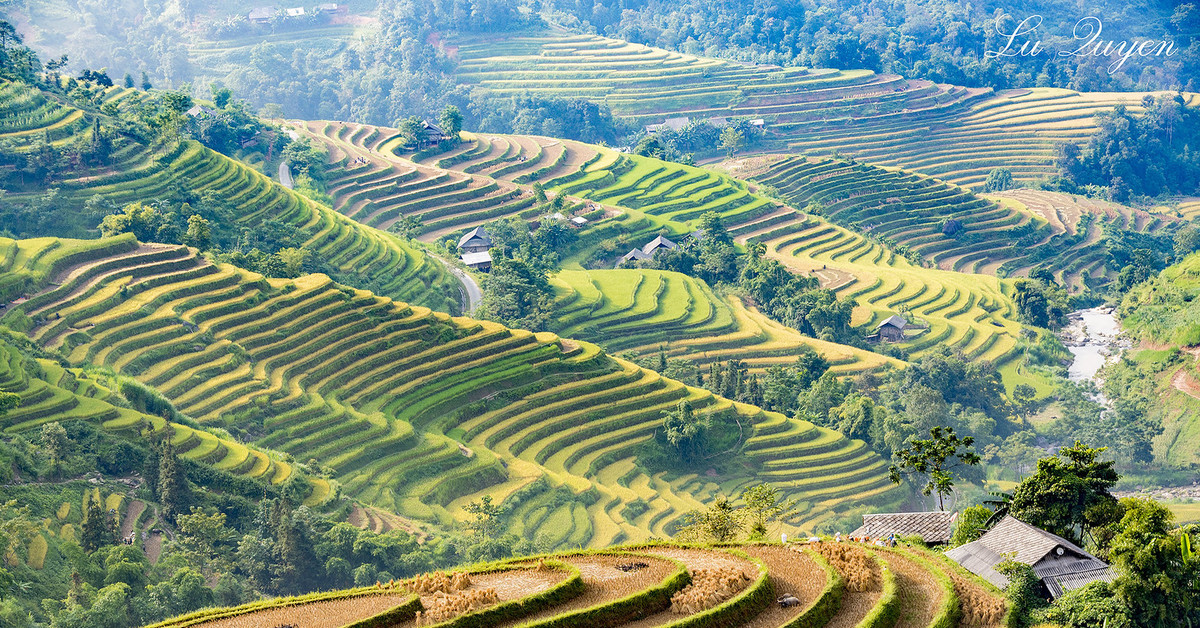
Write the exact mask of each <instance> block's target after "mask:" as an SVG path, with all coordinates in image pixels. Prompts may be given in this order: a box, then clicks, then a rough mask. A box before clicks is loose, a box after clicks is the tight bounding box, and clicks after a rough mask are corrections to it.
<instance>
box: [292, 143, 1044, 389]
mask: <svg viewBox="0 0 1200 628" xmlns="http://www.w3.org/2000/svg"><path fill="white" fill-rule="evenodd" d="M303 129H304V130H305V131H306V132H307V133H309V134H310V135H311V136H312V137H314V138H317V139H322V140H323V141H325V142H327V144H328V145H329V146H330V147H331V151H330V158H331V159H336V160H338V161H339V165H338V166H336V167H335V168H334V169H333V170H331V171H330V177H331V179H332V181H333V183H332V186H333V192H334V195H335V201H334V206H335V207H337V208H338V209H339V211H342V212H344V213H346V214H347V215H349V216H352V217H354V218H355V219H358V220H364V221H366V222H368V224H373V221H383V222H380V223H378V224H381V225H385V224H391V223H394V222H395V221H398V220H399V219H400V218H401V217H402V216H417V217H421V218H423V219H424V223H423V227H422V231H423V233H422V235H421V236H419V237H420V238H421V239H423V240H435V239H438V238H440V237H442V236H445V235H450V234H454V233H459V232H462V231H464V230H465V229H467V228H470V227H474V226H476V225H478V224H480V223H482V222H485V221H487V220H489V219H492V218H496V217H500V216H521V217H523V218H526V219H532V218H535V217H536V216H537V215H538V212H539V209H538V208H537V207H536V205H535V204H534V203H533V198H532V196H533V194H532V192H531V191H530V189H529V187H528V186H529V185H531V184H532V183H534V182H537V183H540V184H542V185H543V186H545V188H546V189H547V190H553V191H555V192H559V193H561V194H563V195H565V197H566V198H567V199H570V201H571V202H573V203H575V205H576V206H577V208H578V209H580V210H582V211H589V210H588V207H587V206H585V204H590V205H591V206H594V207H596V208H599V209H603V210H604V212H603V214H602V216H605V218H603V219H601V220H599V221H598V222H596V223H595V224H593V225H592V226H590V227H588V229H587V230H585V231H584V232H583V233H582V235H581V244H580V247H581V249H582V250H580V251H577V252H574V253H572V254H571V255H570V256H569V257H568V258H567V259H566V260H565V263H564V265H565V266H566V267H568V268H576V267H577V265H578V264H580V263H581V262H588V261H589V260H591V258H592V257H593V256H594V255H596V252H597V250H598V249H599V247H600V245H601V243H602V241H604V240H614V241H617V242H629V243H630V244H631V245H638V244H641V243H643V242H647V241H649V240H650V239H652V238H653V237H654V235H655V234H656V233H658V232H660V230H664V229H665V230H666V231H667V232H668V233H669V234H673V235H671V237H674V238H678V237H680V236H683V235H684V234H687V233H690V232H691V231H692V230H693V229H695V228H696V221H697V220H698V219H699V217H700V216H701V215H702V214H704V213H705V212H707V211H714V212H717V213H718V214H719V215H720V216H721V218H722V219H723V221H724V224H725V225H726V227H727V228H728V229H729V230H730V233H731V234H732V235H733V236H734V238H735V239H736V240H737V241H739V242H741V243H748V242H762V243H764V245H765V246H766V247H767V255H769V256H772V257H775V258H777V259H779V260H780V261H781V262H783V263H784V264H786V265H787V266H789V267H790V268H792V269H793V270H794V271H795V272H799V273H810V274H813V275H815V276H816V277H818V278H820V279H821V283H822V285H823V286H825V287H829V288H832V289H834V290H836V291H837V292H838V294H839V296H841V297H843V298H849V299H852V300H853V301H854V302H855V303H856V304H857V306H858V307H857V308H856V309H855V317H854V323H855V324H863V325H871V326H873V325H874V324H877V323H878V322H880V321H882V320H884V319H885V318H887V317H888V316H890V315H892V314H895V313H897V312H909V313H911V314H912V315H913V317H914V319H915V320H916V321H917V322H918V324H920V325H922V326H924V327H925V330H924V331H918V332H917V333H916V334H913V335H912V336H911V337H909V338H908V339H907V340H906V342H905V343H904V345H903V346H904V347H905V348H906V349H907V350H909V351H910V352H911V353H912V354H913V355H920V353H921V352H922V351H925V350H929V349H937V348H940V347H942V346H950V347H953V348H955V349H958V350H961V351H963V352H964V353H965V354H966V355H968V356H969V357H972V358H978V359H986V360H992V361H994V362H997V363H999V364H1002V365H1010V366H1013V367H1014V368H1009V369H1007V370H1006V375H1007V376H1008V381H1009V385H1010V386H1011V385H1014V383H1015V382H1016V381H1017V378H1018V377H1019V376H1018V375H1017V369H1016V368H1015V361H1016V360H1017V359H1018V358H1019V356H1020V351H1019V350H1018V338H1019V335H1018V333H1019V329H1020V327H1021V324H1020V323H1019V322H1018V320H1017V314H1016V307H1015V305H1014V303H1013V301H1012V298H1011V294H1010V293H1011V290H1012V289H1011V285H1010V282H1008V281H1007V280H1003V279H999V278H997V277H995V276H990V275H983V274H972V273H966V272H954V271H948V270H939V269H928V268H922V267H920V266H918V265H916V264H913V263H912V262H910V261H909V260H907V259H905V258H904V257H903V256H901V255H899V254H897V249H896V248H894V246H892V245H887V244H884V243H883V242H881V241H880V240H879V239H876V238H868V237H865V236H863V235H860V234H858V233H855V232H853V231H850V230H848V229H846V228H843V227H839V226H837V225H834V224H832V223H830V222H829V221H828V220H827V219H825V218H823V217H821V216H816V215H807V214H804V213H802V212H798V211H796V210H795V209H793V208H790V207H787V206H785V205H783V204H782V203H779V202H777V201H774V200H772V199H770V198H768V197H766V196H764V195H762V194H759V193H756V192H754V191H752V190H751V189H749V186H748V185H747V184H746V183H745V182H743V181H740V180H738V179H735V178H733V177H731V176H729V175H726V174H721V173H718V172H715V171H713V170H707V169H703V168H697V167H692V166H685V165H682V164H678V163H673V162H665V161H661V160H657V159H653V158H649V157H640V156H636V155H627V154H623V153H619V152H617V151H614V150H611V149H607V148H603V147H597V146H590V145H587V144H582V143H579V142H571V141H560V140H552V139H548V138H539V137H531V136H509V135H496V134H479V135H467V136H466V140H467V141H465V142H464V143H463V144H462V145H460V146H458V147H456V148H454V149H452V150H450V151H448V152H437V151H426V152H423V153H416V154H413V153H411V152H408V151H404V150H403V149H402V148H401V143H400V137H399V133H398V132H397V131H396V130H394V129H387V128H383V127H371V126H366V125H356V124H341V123H331V122H308V123H304V125H303ZM355 160H359V163H357V164H355V163H353V162H354V161H355ZM932 185H933V186H934V187H935V188H936V187H937V186H938V185H939V184H938V183H937V182H934V183H933V184H932ZM447 187H448V188H449V189H447ZM889 189H893V190H896V191H895V193H897V194H900V195H901V196H903V197H905V199H906V200H910V201H911V200H914V199H919V198H920V194H921V193H922V192H921V191H920V190H918V191H908V190H904V189H902V188H894V187H891V188H889ZM501 190H503V191H501ZM970 198H971V197H968V199H969V200H970ZM971 202H972V203H975V204H984V205H986V204H987V202H986V201H982V200H979V199H974V200H971ZM992 207H995V206H994V205H992ZM996 209H997V210H998V211H1003V210H1001V209H1000V208H996ZM596 213H597V212H596V211H595V210H591V212H590V213H589V215H594V214H596ZM1017 218H1018V220H1024V221H1026V222H1029V219H1028V218H1022V217H1020V216H1018V217H1017ZM1000 222H1001V223H1003V222H1004V221H1003V220H1001V221H1000ZM923 228H926V227H923ZM948 241H949V242H951V243H953V244H955V245H956V246H959V247H960V252H963V253H965V252H967V251H969V250H970V248H969V246H970V245H969V244H964V245H957V243H956V241H954V240H952V239H948ZM617 254H618V255H619V254H620V251H617ZM608 263H611V261H610V262H608ZM589 272H606V271H589ZM602 283H607V282H602ZM560 285H561V282H560ZM614 296H615V295H614ZM568 298H569V295H568ZM568 322H570V324H578V325H585V324H586V323H584V321H583V319H580V318H577V317H572V319H571V320H569V321H568ZM743 331H745V328H743ZM747 351H751V352H752V351H753V349H752V348H748V349H747ZM728 357H735V356H733V355H729V356H728ZM747 357H752V355H751V354H748V356H747ZM834 359H837V357H836V356H834ZM860 360H861V358H860ZM861 364H862V363H861V362H860V366H858V367H857V368H865V367H864V366H861Z"/></svg>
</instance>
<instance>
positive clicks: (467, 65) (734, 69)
mask: <svg viewBox="0 0 1200 628" xmlns="http://www.w3.org/2000/svg"><path fill="white" fill-rule="evenodd" d="M454 43H455V45H456V54H457V55H458V60H459V67H458V72H457V77H458V80H459V81H460V82H461V83H463V84H466V85H471V86H478V87H480V88H482V89H484V90H485V91H486V92H488V93H490V94H494V95H497V96H510V95H516V94H532V95H536V96H541V97H563V98H585V99H588V100H592V101H594V102H600V103H605V104H607V105H608V106H610V107H611V108H612V110H613V113H615V114H618V115H621V116H625V117H628V118H631V119H632V120H634V121H636V122H637V123H638V124H640V125H647V124H658V123H662V122H663V120H664V119H665V118H668V117H689V118H692V119H693V120H704V119H707V118H710V117H732V116H746V117H749V118H758V119H762V120H764V121H765V123H766V124H765V127H766V129H767V136H766V139H767V141H766V143H765V145H764V146H762V147H760V148H758V149H755V150H760V151H770V152H799V153H804V154H808V155H830V154H833V153H834V152H835V151H837V152H840V153H841V154H843V155H853V156H854V157H856V158H859V159H862V160H865V161H870V162H872V163H877V164H880V165H890V166H900V167H903V168H906V169H910V170H915V171H917V172H921V173H923V174H927V175H932V176H937V177H940V178H942V179H945V180H947V181H949V182H951V183H956V184H959V185H963V186H968V187H977V186H979V185H981V184H982V183H983V181H984V179H985V178H986V177H987V174H988V172H989V171H990V170H991V169H993V168H998V167H1005V168H1009V169H1011V170H1012V172H1013V176H1014V177H1015V178H1016V179H1017V180H1019V181H1032V180H1035V179H1037V178H1040V177H1044V176H1047V175H1049V174H1053V173H1054V163H1053V162H1054V155H1055V151H1056V147H1057V146H1058V145H1059V144H1060V143H1063V142H1068V141H1072V142H1080V141H1081V140H1083V139H1085V138H1086V137H1087V136H1088V135H1089V134H1090V133H1091V132H1092V131H1093V130H1094V129H1095V124H1094V122H1093V120H1092V116H1093V114H1095V113H1096V112H1097V111H1105V110H1110V109H1112V108H1113V107H1115V106H1116V105H1118V104H1124V105H1125V106H1126V107H1127V108H1128V109H1129V110H1130V111H1139V110H1141V102H1142V98H1143V96H1145V95H1146V94H1145V93H1133V92H1131V93H1118V92H1095V93H1080V92H1074V91H1070V90H1064V89H1050V88H1034V89H1025V90H1009V91H1005V92H1001V93H993V92H992V91H991V90H990V89H967V88H963V87H956V86H952V85H941V84H935V83H931V82H929V81H920V80H906V79H904V78H903V77H900V76H896V75H879V74H875V73H874V72H871V71H869V70H847V71H842V70H829V69H812V68H781V67H777V66H754V65H748V64H743V63H737V62H733V61H728V60H721V59H709V58H703V57H696V56H693V55H688V54H682V53H678V52H672V51H668V50H663V49H659V48H651V47H648V46H643V45H640V44H632V43H629V42H624V41H620V40H616V39H610V38H606V37H600V36H596V35H576V34H570V33H565V32H554V31H544V32H538V33H529V34H524V35H512V36H500V37H497V36H479V37H475V38H464V39H462V40H460V41H456V42H454ZM1187 98H1188V99H1189V100H1190V101H1191V102H1192V103H1193V104H1194V103H1196V102H1197V97H1196V95H1195V94H1188V95H1187Z"/></svg>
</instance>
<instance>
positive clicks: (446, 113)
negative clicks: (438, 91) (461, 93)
mask: <svg viewBox="0 0 1200 628" xmlns="http://www.w3.org/2000/svg"><path fill="white" fill-rule="evenodd" d="M438 125H439V126H441V127H442V131H445V133H446V135H449V136H450V139H451V141H455V142H457V141H458V134H459V133H460V132H461V131H462V125H463V115H462V112H461V111H459V110H458V107H455V106H454V105H447V106H446V108H445V109H442V115H441V117H439V118H438Z"/></svg>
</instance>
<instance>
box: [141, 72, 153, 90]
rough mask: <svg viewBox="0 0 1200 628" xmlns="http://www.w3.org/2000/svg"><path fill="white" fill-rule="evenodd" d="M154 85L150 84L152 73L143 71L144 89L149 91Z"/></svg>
mask: <svg viewBox="0 0 1200 628" xmlns="http://www.w3.org/2000/svg"><path fill="white" fill-rule="evenodd" d="M152 87H154V85H152V84H150V75H149V74H146V73H145V72H142V91H143V92H148V91H150V89H151V88H152Z"/></svg>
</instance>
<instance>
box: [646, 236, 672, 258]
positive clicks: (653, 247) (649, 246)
mask: <svg viewBox="0 0 1200 628" xmlns="http://www.w3.org/2000/svg"><path fill="white" fill-rule="evenodd" d="M676 246H678V245H677V244H675V243H674V242H672V241H670V240H668V239H666V238H664V237H663V236H658V237H657V238H654V239H653V240H651V241H649V242H647V243H646V246H643V247H642V252H643V253H645V254H646V255H648V256H650V257H653V256H654V252H655V251H657V250H659V249H665V250H667V251H670V250H671V249H673V248H675V247H676Z"/></svg>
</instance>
